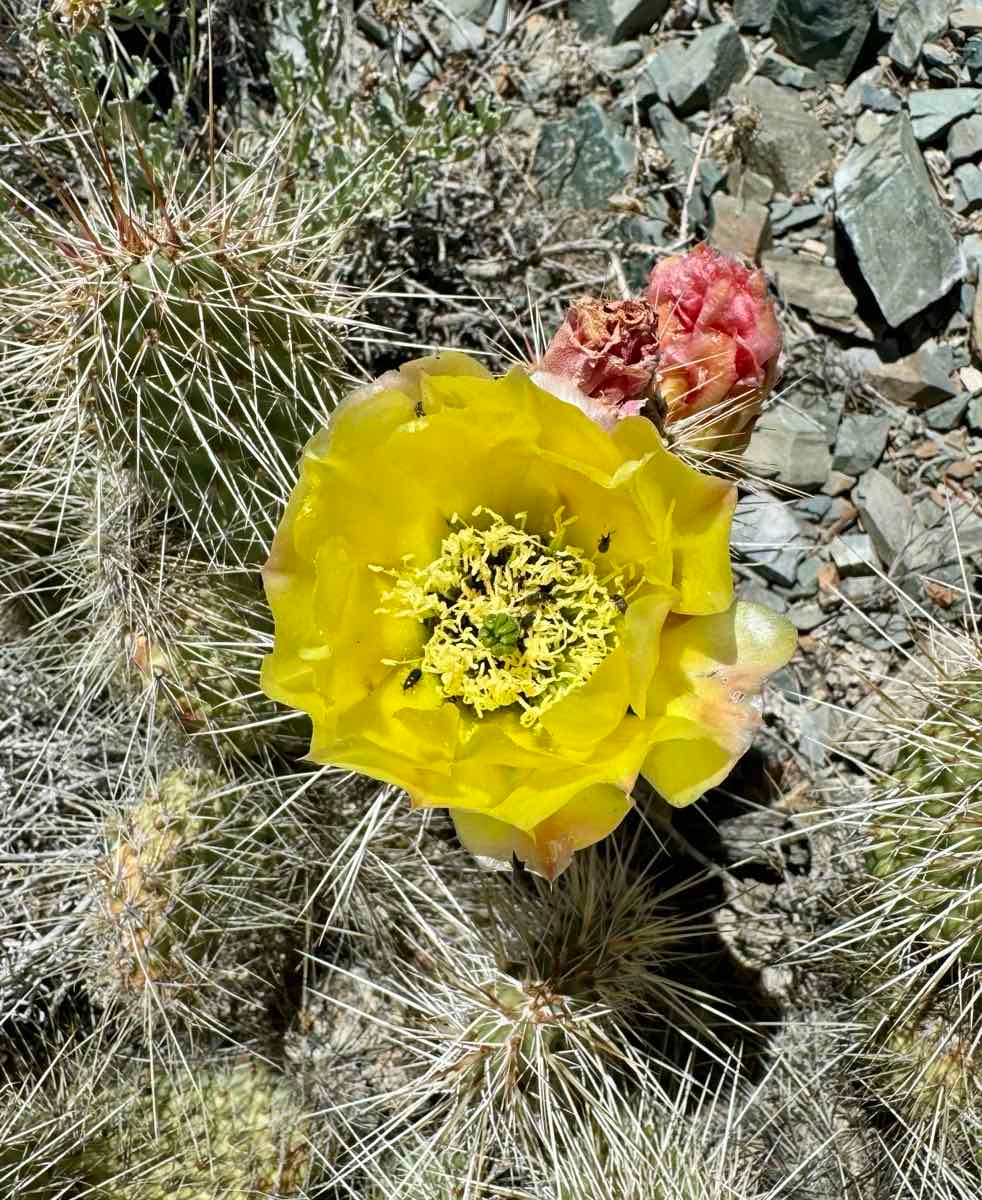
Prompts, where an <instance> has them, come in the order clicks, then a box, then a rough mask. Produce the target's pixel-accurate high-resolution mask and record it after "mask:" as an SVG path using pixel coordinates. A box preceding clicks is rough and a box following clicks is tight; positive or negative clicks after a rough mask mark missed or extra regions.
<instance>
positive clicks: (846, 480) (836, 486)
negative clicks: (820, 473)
mask: <svg viewBox="0 0 982 1200" xmlns="http://www.w3.org/2000/svg"><path fill="white" fill-rule="evenodd" d="M855 486H856V476H855V475H847V474H846V473H845V471H829V477H828V479H826V481H825V483H824V484H823V485H822V491H823V492H824V493H825V495H826V496H833V497H841V496H844V495H845V494H846V493H847V492H851V491H852V489H853V488H854V487H855Z"/></svg>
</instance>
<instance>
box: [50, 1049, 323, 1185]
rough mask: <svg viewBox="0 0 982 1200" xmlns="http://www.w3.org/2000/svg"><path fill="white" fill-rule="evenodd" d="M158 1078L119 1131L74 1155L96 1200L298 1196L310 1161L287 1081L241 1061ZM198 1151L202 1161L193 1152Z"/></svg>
mask: <svg viewBox="0 0 982 1200" xmlns="http://www.w3.org/2000/svg"><path fill="white" fill-rule="evenodd" d="M189 1070H190V1071H191V1076H190V1077H189V1076H188V1074H187V1073H186V1072H185V1073H184V1074H182V1075H178V1076H176V1077H175V1078H171V1079H167V1078H158V1079H156V1080H155V1081H154V1084H153V1089H152V1091H151V1089H150V1087H149V1085H148V1086H146V1087H145V1088H144V1089H143V1099H142V1102H141V1103H140V1104H131V1106H130V1109H129V1111H128V1112H127V1119H126V1124H125V1126H123V1125H120V1127H118V1128H114V1129H112V1130H111V1132H107V1133H106V1134H104V1135H103V1136H100V1137H97V1138H94V1139H93V1140H91V1141H90V1142H88V1144H86V1145H85V1146H83V1147H82V1148H81V1149H80V1150H79V1151H78V1153H77V1155H76V1156H75V1159H74V1162H73V1163H72V1166H73V1168H74V1172H75V1174H76V1175H77V1176H78V1177H80V1178H81V1179H82V1180H84V1182H85V1184H86V1185H88V1187H89V1188H91V1189H92V1190H91V1191H86V1193H85V1194H86V1195H88V1196H92V1197H99V1198H100V1200H253V1198H254V1197H257V1196H276V1197H283V1198H284V1200H287V1198H289V1197H293V1196H299V1195H300V1194H301V1192H302V1189H303V1188H304V1187H305V1185H306V1184H307V1183H308V1181H309V1177H310V1174H311V1170H312V1164H313V1153H312V1150H311V1145H310V1141H309V1139H308V1136H307V1132H306V1126H305V1122H304V1119H303V1116H302V1112H303V1110H302V1106H301V1104H300V1102H299V1100H298V1098H297V1097H296V1096H295V1095H294V1093H293V1091H292V1089H291V1088H290V1086H289V1085H288V1084H287V1082H286V1081H285V1080H284V1079H283V1078H282V1077H281V1076H278V1075H276V1074H274V1073H273V1072H272V1071H271V1070H270V1069H269V1068H268V1067H265V1066H263V1065H262V1064H260V1063H257V1062H254V1061H249V1062H243V1063H236V1064H234V1065H232V1066H208V1067H204V1068H194V1067H191V1068H189ZM204 1146H207V1148H208V1152H207V1154H203V1153H202V1147H204Z"/></svg>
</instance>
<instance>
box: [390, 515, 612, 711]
mask: <svg viewBox="0 0 982 1200" xmlns="http://www.w3.org/2000/svg"><path fill="white" fill-rule="evenodd" d="M472 516H473V517H475V518H481V523H482V525H484V526H485V527H484V528H478V527H477V526H476V525H467V524H464V523H463V522H462V521H461V520H460V518H459V517H457V516H454V518H453V521H452V530H451V532H450V533H449V534H448V535H447V536H446V537H445V538H444V539H443V542H442V545H441V548H440V554H439V556H438V557H437V558H435V559H434V560H433V562H431V563H430V564H429V565H428V566H425V567H419V568H417V567H413V566H411V565H408V564H407V565H406V566H405V567H403V568H401V569H399V570H397V571H393V572H390V574H391V575H392V576H393V577H394V580H395V583H394V586H393V587H392V588H390V589H389V591H387V592H386V593H385V595H384V596H383V598H382V608H381V609H380V611H382V612H388V613H393V614H394V615H396V616H402V617H413V618H415V619H416V620H418V621H420V622H422V624H423V626H424V628H425V630H426V635H427V636H426V641H425V643H424V646H423V651H422V656H421V658H420V660H419V662H418V666H417V667H416V668H415V669H418V670H419V671H420V672H421V673H422V674H424V675H431V676H434V677H436V679H437V680H438V682H439V686H440V689H441V691H442V692H443V695H444V696H445V697H446V698H447V699H449V700H459V701H461V702H463V703H464V704H467V705H469V706H470V707H471V708H472V709H473V710H474V711H475V712H476V713H477V714H478V716H481V715H483V714H484V713H486V712H492V711H494V710H496V709H500V708H507V707H509V706H511V705H515V706H517V707H519V708H521V709H522V710H523V711H522V716H521V721H522V724H523V725H526V726H533V725H535V724H536V723H537V722H538V720H539V718H540V717H541V716H542V714H543V713H544V712H545V711H546V710H547V709H548V708H550V707H551V706H552V705H554V704H556V703H557V702H558V701H559V700H561V699H562V698H563V697H564V696H566V695H568V694H569V693H570V692H572V691H574V690H575V689H576V688H579V687H582V685H583V684H584V683H586V682H587V680H588V679H589V678H590V677H591V676H592V675H593V673H594V672H595V671H596V670H597V668H598V667H599V666H600V664H601V663H602V662H603V660H604V659H605V658H606V657H607V655H608V654H610V652H611V650H613V649H614V647H615V646H616V645H617V643H618V640H619V634H618V630H619V628H620V624H619V623H620V620H621V618H622V614H623V611H624V600H623V597H622V596H621V595H620V592H621V587H620V585H621V583H622V578H621V576H620V575H614V576H611V577H610V578H609V579H600V578H598V576H597V573H596V568H595V565H594V563H593V561H592V559H591V558H589V557H588V556H587V555H586V554H585V553H584V552H583V551H582V550H579V549H578V548H576V547H574V546H566V545H565V544H564V543H565V538H564V531H565V529H566V527H567V526H568V525H569V524H570V522H568V521H566V522H564V521H563V520H562V515H561V513H558V514H557V515H556V520H555V525H554V529H553V531H552V534H551V536H550V537H548V538H543V537H540V536H539V535H537V534H534V533H529V532H528V531H527V530H526V529H525V514H524V513H520V514H519V515H518V516H516V517H515V519H514V522H508V521H506V520H505V519H504V518H503V517H500V516H499V515H498V514H497V513H494V512H491V511H490V510H489V509H485V508H478V509H475V510H474V513H473V514H472ZM608 585H610V586H608Z"/></svg>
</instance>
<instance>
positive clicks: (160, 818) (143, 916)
mask: <svg viewBox="0 0 982 1200" xmlns="http://www.w3.org/2000/svg"><path fill="white" fill-rule="evenodd" d="M219 786H220V780H219V778H218V776H217V775H215V774H213V773H212V772H210V771H206V770H202V769H199V768H184V769H178V770H174V771H171V772H170V773H169V774H167V775H165V776H164V778H163V779H161V780H160V783H159V784H158V786H157V787H156V788H150V789H148V792H147V794H146V795H145V796H144V798H143V799H142V800H141V801H140V803H138V804H137V805H136V806H135V807H134V808H133V809H131V810H130V811H129V812H128V813H126V814H124V815H123V816H122V817H121V818H119V819H118V820H114V821H112V822H111V823H110V826H109V829H108V834H109V842H110V845H109V849H108V852H107V853H106V855H105V857H104V858H103V859H102V861H101V862H100V863H99V864H98V867H97V883H96V897H97V901H98V910H97V914H96V916H95V918H94V920H95V922H96V924H97V926H98V928H99V936H97V937H96V938H95V939H94V942H95V945H97V946H100V947H101V949H102V950H103V951H104V952H105V957H104V968H105V972H104V973H105V974H106V975H107V976H108V977H109V978H111V980H112V982H113V983H114V985H115V989H117V990H119V991H121V992H142V991H143V990H144V989H145V988H147V987H149V986H151V985H152V984H155V983H166V984H168V985H170V987H171V989H172V990H174V989H175V987H180V986H181V985H182V984H183V985H184V986H188V985H190V983H191V981H192V978H193V974H192V972H191V971H190V969H189V968H190V964H191V963H193V962H194V961H195V960H196V959H197V958H200V956H201V953H202V950H203V948H204V945H205V944H206V943H207V925H208V924H209V922H207V921H202V915H203V914H202V913H201V911H200V910H201V907H202V900H203V899H204V897H203V896H202V882H203V881H202V868H203V867H205V868H206V867H207V863H208V860H209V858H210V859H214V858H215V856H216V850H215V847H214V846H209V845H208V842H207V841H206V840H205V838H204V837H203V835H204V834H205V833H206V831H207V830H208V829H209V827H214V825H215V824H216V822H218V821H219V820H220V819H221V817H222V816H223V815H224V813H223V809H224V807H225V802H223V799H222V797H221V795H220V793H219V791H218V789H219ZM199 926H205V928H199Z"/></svg>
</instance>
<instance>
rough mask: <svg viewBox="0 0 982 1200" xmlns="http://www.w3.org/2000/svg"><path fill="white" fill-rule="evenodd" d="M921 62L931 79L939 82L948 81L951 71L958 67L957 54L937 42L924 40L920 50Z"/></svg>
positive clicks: (950, 77)
mask: <svg viewBox="0 0 982 1200" xmlns="http://www.w3.org/2000/svg"><path fill="white" fill-rule="evenodd" d="M921 62H922V63H923V64H924V69H925V70H926V71H927V73H928V75H929V76H930V77H931V78H932V79H935V80H937V81H938V82H939V83H949V82H950V81H951V80H952V71H956V70H957V67H958V55H957V54H955V53H954V51H952V50H949V49H948V48H947V47H946V46H941V45H939V44H938V43H937V42H925V43H924V48H923V50H921Z"/></svg>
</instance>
